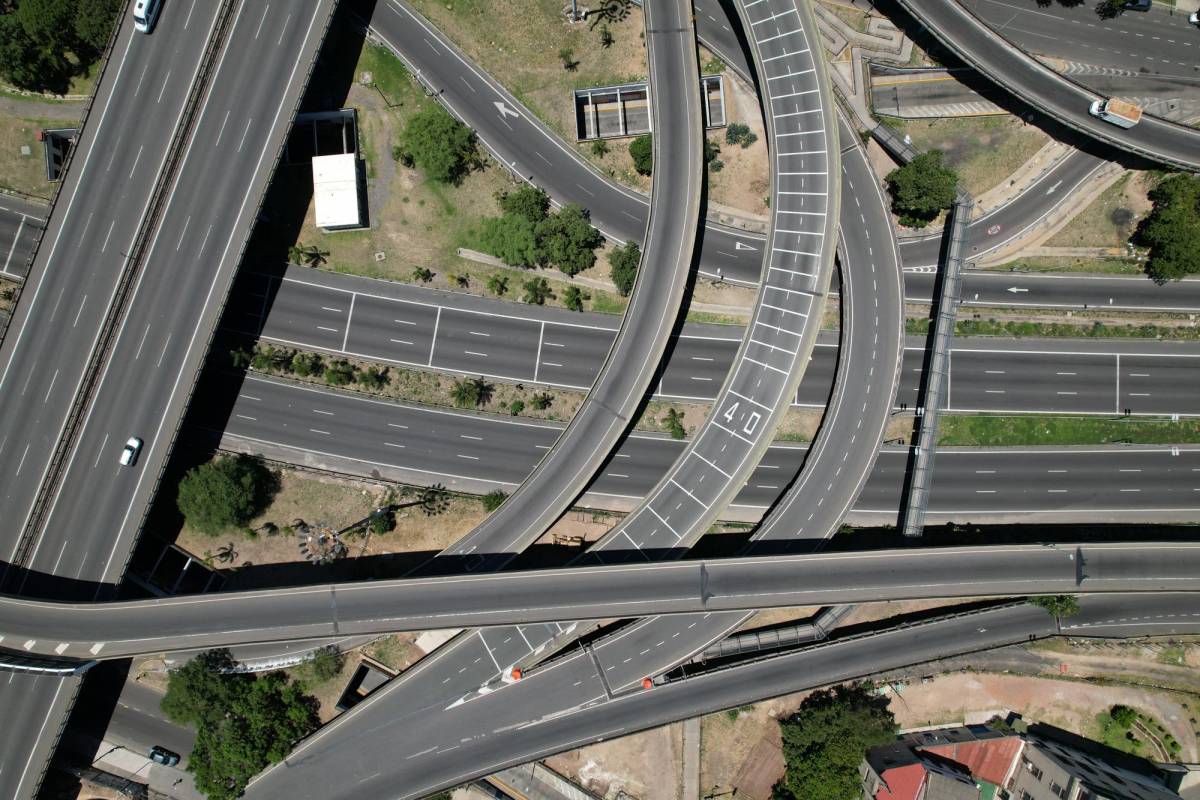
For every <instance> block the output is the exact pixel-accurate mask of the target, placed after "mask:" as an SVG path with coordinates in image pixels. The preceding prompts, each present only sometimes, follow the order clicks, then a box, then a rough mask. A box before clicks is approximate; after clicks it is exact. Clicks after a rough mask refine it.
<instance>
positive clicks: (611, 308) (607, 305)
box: [588, 289, 629, 314]
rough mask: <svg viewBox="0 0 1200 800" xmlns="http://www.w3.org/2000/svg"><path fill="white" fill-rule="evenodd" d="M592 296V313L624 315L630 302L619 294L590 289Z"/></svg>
mask: <svg viewBox="0 0 1200 800" xmlns="http://www.w3.org/2000/svg"><path fill="white" fill-rule="evenodd" d="M588 291H589V292H591V295H592V311H599V312H600V313H601V314H624V313H625V307H626V306H627V305H628V304H629V301H628V300H626V299H625V298H624V297H621V296H620V295H618V294H612V293H611V292H601V291H597V290H596V289H589V290H588Z"/></svg>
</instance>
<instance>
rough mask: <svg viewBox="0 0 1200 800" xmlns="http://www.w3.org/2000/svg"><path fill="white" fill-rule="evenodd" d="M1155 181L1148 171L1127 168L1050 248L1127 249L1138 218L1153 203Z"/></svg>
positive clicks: (1050, 241)
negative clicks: (1152, 190)
mask: <svg viewBox="0 0 1200 800" xmlns="http://www.w3.org/2000/svg"><path fill="white" fill-rule="evenodd" d="M1154 182H1155V178H1154V176H1152V175H1150V174H1149V173H1146V172H1134V171H1127V172H1126V173H1125V175H1123V176H1122V177H1121V178H1118V179H1117V182H1116V183H1114V184H1113V185H1112V186H1110V187H1109V188H1108V189H1106V190H1105V191H1104V193H1103V194H1101V195H1100V196H1099V197H1098V198H1096V199H1095V200H1094V201H1093V202H1092V203H1091V204H1090V205H1088V206H1087V207H1085V208H1083V209H1082V210H1081V211H1080V212H1079V213H1078V214H1076V215H1075V217H1074V218H1073V219H1072V220H1071V221H1070V222H1068V223H1067V224H1066V226H1064V227H1063V229H1062V230H1060V231H1059V232H1058V233H1056V234H1055V235H1054V236H1052V237H1051V238H1050V239H1049V240H1047V242H1046V244H1047V245H1048V246H1051V247H1111V248H1120V249H1124V247H1125V244H1126V242H1128V241H1129V237H1130V236H1131V235H1132V234H1133V230H1134V228H1135V227H1137V222H1138V220H1140V219H1142V217H1144V216H1145V215H1146V214H1147V213H1148V212H1149V211H1150V209H1151V207H1152V206H1153V203H1151V202H1150V198H1149V197H1147V193H1148V192H1149V191H1150V189H1151V188H1152V186H1153V184H1154Z"/></svg>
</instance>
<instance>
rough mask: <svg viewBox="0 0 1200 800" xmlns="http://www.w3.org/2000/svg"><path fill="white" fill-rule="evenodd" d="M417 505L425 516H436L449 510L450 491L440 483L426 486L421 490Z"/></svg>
mask: <svg viewBox="0 0 1200 800" xmlns="http://www.w3.org/2000/svg"><path fill="white" fill-rule="evenodd" d="M417 505H419V506H420V507H421V511H423V512H424V513H425V516H427V517H436V516H437V515H438V514H444V513H446V512H447V511H449V510H450V493H449V492H447V491H446V487H445V486H442V485H441V484H440V483H435V484H433V485H432V486H427V487H425V488H424V489H422V490H421V499H420V500H419V501H418V503H417Z"/></svg>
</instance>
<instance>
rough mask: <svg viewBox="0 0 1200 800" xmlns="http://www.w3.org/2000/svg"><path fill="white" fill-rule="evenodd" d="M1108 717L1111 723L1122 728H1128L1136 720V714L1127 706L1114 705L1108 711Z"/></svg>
mask: <svg viewBox="0 0 1200 800" xmlns="http://www.w3.org/2000/svg"><path fill="white" fill-rule="evenodd" d="M1108 715H1109V716H1110V717H1112V721H1113V722H1115V723H1117V724H1118V725H1120V726H1121V727H1122V728H1128V727H1130V726H1132V725H1133V723H1134V722H1135V721H1136V720H1137V712H1136V711H1134V710H1133V709H1132V708H1130V707H1129V706H1123V705H1115V706H1113V707H1112V708H1110V709H1109V710H1108Z"/></svg>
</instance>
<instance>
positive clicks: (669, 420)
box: [662, 408, 687, 439]
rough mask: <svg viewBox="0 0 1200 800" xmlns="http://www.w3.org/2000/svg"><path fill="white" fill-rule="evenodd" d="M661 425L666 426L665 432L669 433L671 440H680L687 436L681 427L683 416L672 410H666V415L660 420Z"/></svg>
mask: <svg viewBox="0 0 1200 800" xmlns="http://www.w3.org/2000/svg"><path fill="white" fill-rule="evenodd" d="M662 421H663V424H664V425H666V426H667V431H668V432H670V434H671V438H672V439H682V438H683V437H685V436H687V430H686V429H685V428H684V427H683V414H681V413H680V412H679V411H676V410H675V409H673V408H668V409H667V415H666V416H665V417H663V418H662Z"/></svg>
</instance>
